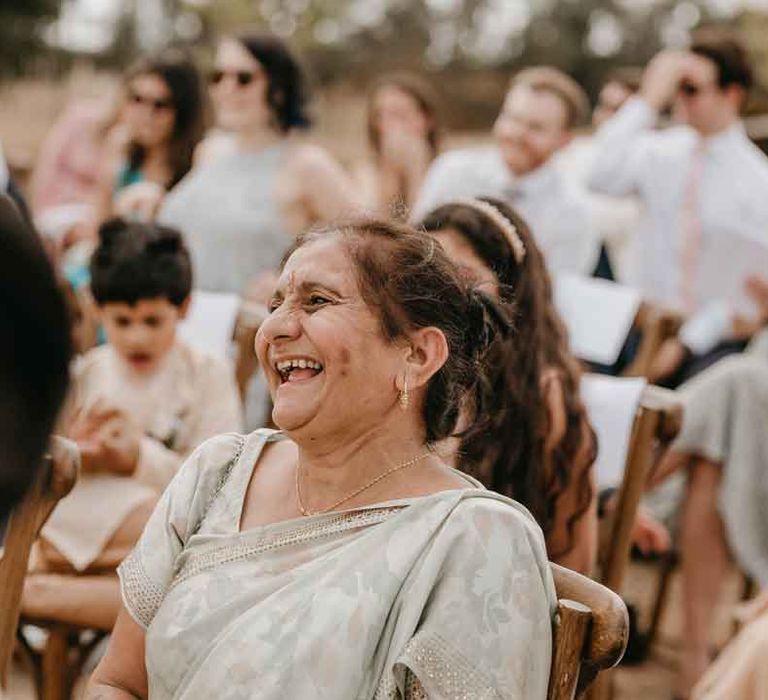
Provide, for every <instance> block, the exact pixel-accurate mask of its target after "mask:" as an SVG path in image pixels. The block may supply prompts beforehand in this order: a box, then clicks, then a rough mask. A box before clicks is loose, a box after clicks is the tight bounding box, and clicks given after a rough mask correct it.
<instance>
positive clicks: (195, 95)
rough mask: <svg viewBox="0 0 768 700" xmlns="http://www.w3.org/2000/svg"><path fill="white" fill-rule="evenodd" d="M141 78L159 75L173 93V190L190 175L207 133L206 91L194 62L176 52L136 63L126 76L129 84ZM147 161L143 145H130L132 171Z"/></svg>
mask: <svg viewBox="0 0 768 700" xmlns="http://www.w3.org/2000/svg"><path fill="white" fill-rule="evenodd" d="M141 75H156V76H157V77H158V78H160V79H161V80H162V81H163V82H164V83H165V84H166V86H167V87H168V91H169V92H170V94H171V103H172V106H173V111H174V121H173V132H172V133H171V138H170V142H169V144H168V160H169V166H170V171H171V177H170V180H169V181H168V182H167V183H166V188H167V189H171V188H172V187H174V186H175V185H176V184H177V183H178V182H179V181H180V180H181V179H182V178H183V177H184V176H185V175H186V174H187V173H188V172H189V170H190V168H191V167H192V158H193V156H194V153H195V148H196V147H197V144H198V143H200V140H201V139H202V138H203V134H204V133H205V122H206V119H205V112H206V108H205V91H204V90H203V87H202V82H201V78H200V73H199V72H198V70H197V68H195V65H194V63H192V61H191V60H190V59H188V58H186V57H185V56H183V55H181V54H179V53H177V52H175V51H174V52H170V53H166V54H163V55H161V56H157V57H154V58H148V59H144V60H142V61H141V62H140V63H138V64H136V65H135V66H134V67H133V68H132V69H131V70H130V71H128V73H127V75H126V78H125V82H126V85H127V84H129V83H130V82H131V81H132V80H133V79H134V78H137V77H139V76H141ZM144 158H146V149H145V148H144V147H143V146H142V145H141V144H138V143H131V144H129V146H128V166H129V167H130V168H131V169H132V170H137V169H139V168H141V166H142V165H143V163H144Z"/></svg>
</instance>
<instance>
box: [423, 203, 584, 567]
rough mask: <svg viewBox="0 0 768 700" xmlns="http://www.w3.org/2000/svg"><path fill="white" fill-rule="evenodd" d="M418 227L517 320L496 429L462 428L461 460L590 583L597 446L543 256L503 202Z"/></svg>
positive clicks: (495, 361)
mask: <svg viewBox="0 0 768 700" xmlns="http://www.w3.org/2000/svg"><path fill="white" fill-rule="evenodd" d="M421 226H423V227H424V228H425V229H426V230H427V231H428V232H430V233H431V234H432V235H433V236H435V238H436V239H437V240H438V241H440V243H441V245H442V246H443V248H444V249H445V251H446V252H447V253H448V257H450V258H451V260H453V262H454V263H456V265H457V266H458V267H459V270H460V271H462V273H463V274H464V275H465V276H466V277H467V278H468V281H469V282H471V283H472V284H474V285H476V286H477V289H479V290H480V291H482V292H485V293H486V294H489V295H490V296H492V297H493V298H494V299H497V300H498V301H499V302H500V303H502V304H503V305H504V306H506V307H507V308H508V309H509V311H510V313H511V315H512V318H513V319H514V329H515V332H514V336H513V337H512V338H507V339H500V340H499V341H498V342H497V344H496V345H495V346H494V348H493V352H492V353H491V354H490V355H489V360H488V369H487V372H488V375H489V380H490V388H491V392H490V396H489V403H488V405H487V406H486V407H485V408H486V411H487V414H488V416H489V417H490V421H489V423H478V424H477V425H475V426H472V425H469V426H466V428H467V432H466V434H465V435H464V436H463V437H462V439H461V441H460V443H459V444H458V445H457V450H458V452H457V460H458V461H459V463H461V464H463V465H464V467H465V468H467V469H469V470H470V473H472V474H474V475H476V476H478V478H479V479H480V480H481V481H482V482H483V483H484V484H485V486H487V487H488V488H490V489H493V490H494V491H497V492H498V493H503V494H505V495H506V496H509V497H510V498H514V499H516V500H518V501H519V502H520V503H522V504H523V505H524V506H525V507H526V508H528V510H530V511H531V514H532V515H533V517H534V518H535V519H536V521H537V522H538V523H539V525H540V526H541V528H542V529H543V531H544V536H545V539H546V543H547V552H548V555H549V558H550V560H552V561H555V562H557V563H558V564H561V565H563V566H567V567H569V568H572V569H575V570H577V571H580V572H581V573H584V574H586V575H589V574H591V573H592V570H593V567H594V565H595V560H596V555H597V505H596V504H597V499H596V488H595V484H594V478H593V473H592V464H593V462H594V459H595V456H596V447H597V446H596V439H595V434H594V432H593V431H592V428H591V426H590V425H589V421H588V419H587V416H586V412H585V408H584V405H583V404H582V402H581V399H580V396H579V380H580V374H581V373H580V370H579V365H578V363H577V361H576V359H575V358H574V357H573V356H572V355H571V353H570V352H569V351H568V340H567V337H566V333H565V328H564V326H563V324H562V321H561V320H560V318H559V317H558V315H557V311H556V310H555V307H554V304H553V302H552V285H551V282H550V278H549V274H548V273H547V270H546V267H545V265H544V260H543V257H542V254H541V251H540V250H539V248H538V246H537V245H536V244H535V242H534V240H533V236H532V234H531V231H530V229H529V228H528V226H527V224H526V223H525V221H523V219H522V218H521V217H520V216H518V215H517V214H516V213H515V212H514V211H513V210H512V209H511V208H510V207H508V206H506V205H505V204H504V203H502V202H501V201H499V200H494V199H475V200H457V201H454V202H450V203H448V204H444V205H443V206H440V207H438V208H437V209H435V210H434V211H432V212H430V213H429V214H427V216H426V218H425V219H424V221H423V222H422V224H421Z"/></svg>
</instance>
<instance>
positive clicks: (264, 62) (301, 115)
mask: <svg viewBox="0 0 768 700" xmlns="http://www.w3.org/2000/svg"><path fill="white" fill-rule="evenodd" d="M236 39H237V41H238V42H240V43H241V44H242V45H243V46H244V47H245V48H246V49H247V50H248V52H249V53H250V54H251V56H253V57H254V58H255V59H256V60H257V61H258V62H259V63H260V64H261V66H262V68H264V72H265V73H266V75H267V104H268V105H269V107H270V108H271V109H272V112H273V113H274V115H275V121H276V122H277V125H278V127H279V128H280V130H281V131H283V132H288V131H290V130H291V129H304V128H307V127H308V126H310V125H311V120H310V118H309V116H308V114H307V98H308V92H307V84H306V78H305V76H304V71H303V70H302V68H301V65H300V64H299V61H298V59H297V58H296V57H295V56H294V55H293V53H292V52H291V50H290V49H289V48H288V45H287V44H286V43H285V42H284V41H283V40H282V39H279V38H278V37H276V36H274V35H272V34H260V33H257V34H241V35H239V36H238V37H236Z"/></svg>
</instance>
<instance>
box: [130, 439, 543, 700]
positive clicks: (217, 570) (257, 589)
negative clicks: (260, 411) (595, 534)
mask: <svg viewBox="0 0 768 700" xmlns="http://www.w3.org/2000/svg"><path fill="white" fill-rule="evenodd" d="M281 437H282V436H281V435H280V434H279V433H274V432H271V431H266V430H261V431H256V432H254V433H252V434H250V435H248V436H245V437H244V436H240V435H222V436H219V437H217V438H214V439H212V440H209V441H208V442H206V443H204V444H203V445H202V446H201V447H200V448H199V449H198V450H197V451H196V452H195V453H194V454H193V455H192V456H191V457H190V459H189V460H188V462H187V463H186V464H185V465H184V466H183V467H182V468H181V470H180V471H179V473H178V474H177V476H176V478H175V479H174V481H173V482H172V483H171V485H170V486H169V488H168V490H167V491H166V492H165V494H164V496H163V498H162V500H161V501H160V503H159V505H158V506H157V509H156V510H155V512H154V514H153V516H152V518H151V519H150V521H149V523H148V524H147V527H146V530H145V532H144V535H143V536H142V538H141V540H140V541H139V543H138V545H137V546H136V549H135V550H134V551H133V553H132V554H131V555H130V556H129V557H128V558H127V559H126V560H125V562H124V563H123V564H122V566H121V567H120V572H119V573H120V578H121V582H122V590H123V598H124V601H125V605H126V607H127V609H128V611H129V612H130V614H131V615H132V616H133V618H134V619H135V620H136V621H137V622H138V624H140V625H141V626H142V627H143V628H145V630H146V665H147V674H148V678H149V688H150V697H151V698H152V699H153V700H166V699H170V698H174V699H181V698H185V699H192V698H195V699H197V698H214V697H215V698H266V699H269V700H277V699H278V698H280V699H291V700H293V699H297V700H299V699H301V700H303V699H311V698H323V699H326V698H327V699H328V700H345V699H347V698H349V699H350V700H352V699H354V698H361V699H362V698H366V699H370V698H377V699H378V698H424V697H428V698H445V699H450V700H453V699H458V698H472V699H473V700H477V699H479V698H519V699H521V700H522V699H525V700H537V699H539V698H541V699H542V700H543V699H544V698H545V697H546V692H547V683H548V678H549V667H550V656H551V643H552V642H551V624H552V615H553V612H554V607H555V595H554V587H553V584H552V579H551V574H550V570H549V565H548V562H547V559H546V553H545V547H544V541H543V537H542V534H541V531H540V530H539V528H538V526H537V525H536V524H535V523H534V522H533V520H532V519H531V517H530V515H529V514H528V513H527V511H525V509H524V508H522V507H521V506H519V505H518V504H516V503H514V502H513V501H510V500H508V499H506V498H504V497H502V496H498V495H496V494H494V493H491V492H489V491H485V490H484V489H482V487H480V485H479V484H477V482H474V481H471V482H470V481H469V480H468V483H467V486H468V488H467V489H464V490H454V491H444V492H440V493H436V494H433V495H431V496H424V497H419V498H411V499H404V500H398V501H390V502H387V503H381V504H376V505H373V506H368V507H364V508H356V509H354V510H348V511H342V512H335V513H328V514H325V515H317V516H311V517H308V518H300V519H295V520H290V521H286V522H281V523H275V524H271V525H266V526H263V527H256V528H253V529H250V530H247V531H244V532H239V531H238V530H239V521H240V515H241V512H242V508H243V501H244V497H245V492H246V489H247V486H248V483H249V481H250V476H251V473H252V470H253V468H254V465H256V463H257V461H258V458H259V454H260V452H261V449H262V447H263V446H264V444H265V443H266V442H267V441H269V440H274V439H281Z"/></svg>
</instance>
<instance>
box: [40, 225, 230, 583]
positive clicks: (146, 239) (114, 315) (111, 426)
mask: <svg viewBox="0 0 768 700" xmlns="http://www.w3.org/2000/svg"><path fill="white" fill-rule="evenodd" d="M99 239H100V240H99V245H98V247H97V249H96V250H95V252H94V254H93V257H92V259H91V265H90V271H91V279H92V281H91V291H92V293H93V297H94V299H95V301H96V304H97V306H98V309H99V316H100V321H101V323H102V325H103V328H104V331H105V332H106V336H107V341H108V342H107V344H106V345H104V346H102V347H99V348H95V349H94V350H91V351H90V352H88V353H86V355H85V356H83V358H82V359H81V361H80V362H79V363H78V364H77V365H76V366H75V368H74V372H73V374H74V377H73V380H74V387H73V391H72V395H71V398H70V410H69V411H68V412H67V413H68V415H67V417H66V418H65V423H64V428H65V433H66V435H67V436H68V437H69V438H70V439H72V440H74V441H75V442H76V443H77V444H78V446H79V448H80V453H81V457H82V471H81V477H80V480H79V482H78V484H77V485H76V486H75V489H74V490H73V492H72V493H71V494H70V495H69V496H67V497H66V498H65V499H64V500H62V501H61V502H60V504H59V505H58V506H57V507H56V509H55V510H54V512H53V514H52V515H51V517H50V519H49V521H48V523H47V524H46V526H45V527H44V528H43V531H42V542H41V546H40V550H41V552H42V559H43V560H44V563H45V564H46V565H47V566H45V567H44V568H47V569H49V570H50V569H59V570H61V568H64V569H68V570H70V571H71V570H72V568H74V569H75V570H77V571H84V570H86V569H90V570H96V569H101V570H109V569H112V568H113V567H114V566H116V564H118V563H119V561H120V560H121V559H122V558H123V557H124V556H125V555H126V554H127V552H128V551H129V549H130V548H131V547H132V546H133V544H134V542H135V540H136V538H137V537H138V535H139V534H140V532H141V530H142V528H143V526H144V523H145V521H146V519H147V517H148V515H149V513H150V512H151V508H152V506H153V505H154V503H155V501H156V500H157V497H158V496H159V495H160V493H161V492H162V491H163V489H164V488H165V486H166V485H167V484H168V482H169V481H170V480H171V478H172V477H173V475H174V474H175V473H176V470H177V469H178V468H179V466H180V465H181V463H182V461H183V460H184V458H185V457H186V456H187V455H188V454H189V453H190V452H191V451H192V450H193V449H194V448H196V447H197V446H198V445H199V444H200V443H201V442H203V441H204V440H205V439H207V438H209V437H211V436H212V435H216V434H218V433H223V432H228V431H239V430H241V427H242V419H241V407H240V403H239V396H238V392H237V388H236V385H235V380H234V372H233V370H232V368H231V367H230V366H228V365H227V364H226V363H224V362H222V361H221V360H219V359H216V358H214V357H212V356H208V355H204V354H201V353H200V352H198V351H195V350H193V349H192V348H190V347H188V346H187V345H185V344H184V343H182V342H181V341H179V340H178V339H177V338H176V327H177V325H178V322H179V321H180V319H181V318H182V317H183V316H184V314H185V311H186V309H187V306H188V303H189V295H190V291H191V287H192V272H191V263H190V257H189V253H188V251H187V249H186V247H185V246H184V243H183V241H182V237H181V235H180V234H179V233H178V232H177V231H175V230H174V229H170V228H166V227H163V226H158V225H155V224H147V223H129V222H126V221H124V220H121V219H115V220H113V221H110V222H108V223H106V224H104V226H102V228H101V230H100V231H99Z"/></svg>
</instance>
